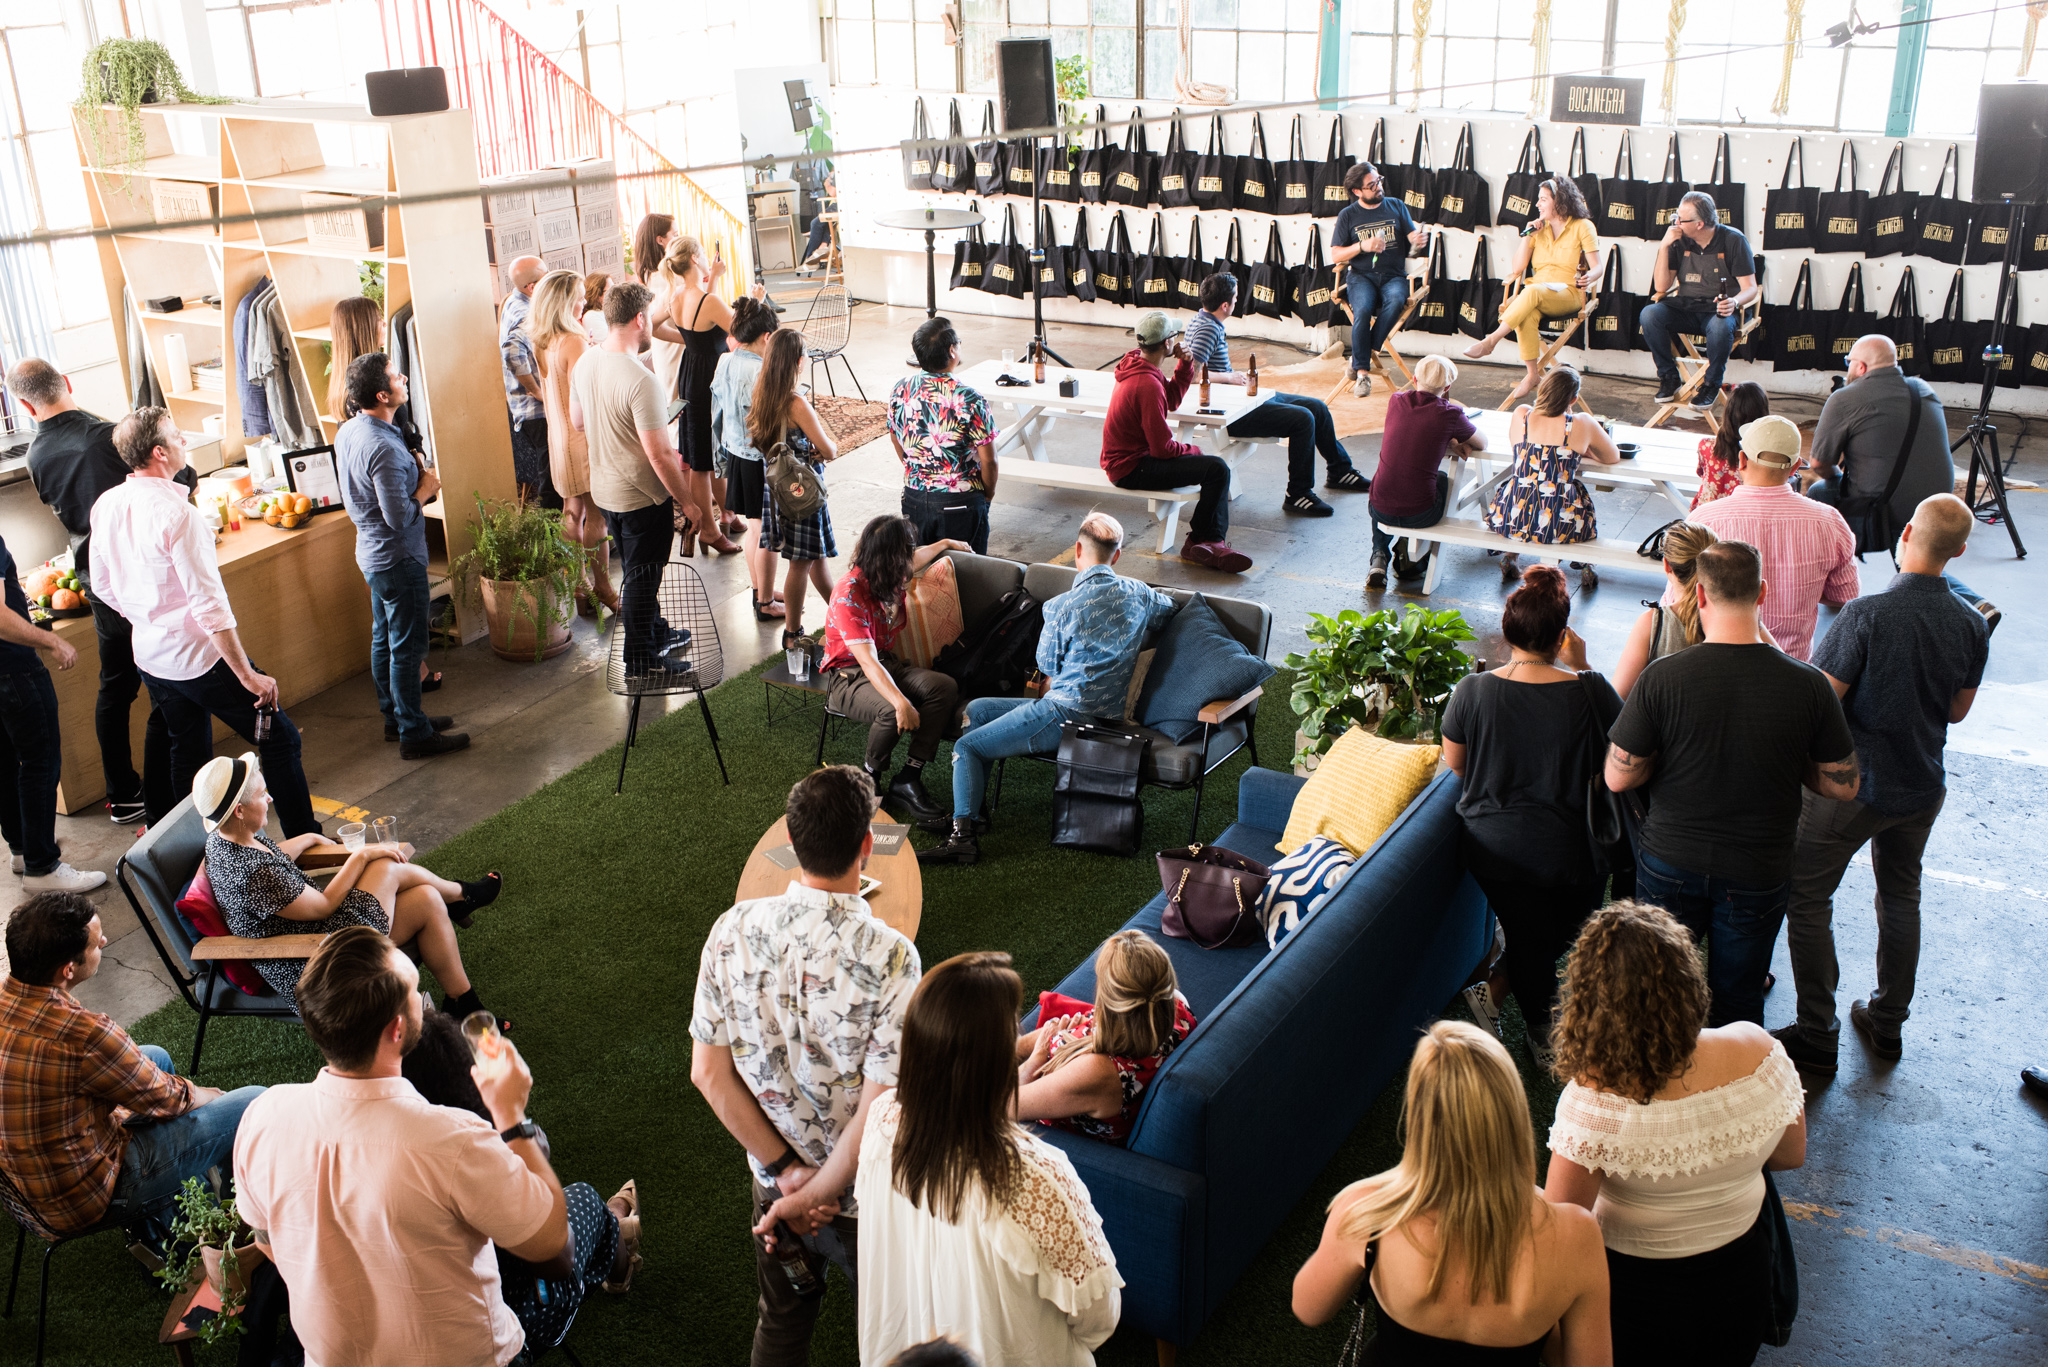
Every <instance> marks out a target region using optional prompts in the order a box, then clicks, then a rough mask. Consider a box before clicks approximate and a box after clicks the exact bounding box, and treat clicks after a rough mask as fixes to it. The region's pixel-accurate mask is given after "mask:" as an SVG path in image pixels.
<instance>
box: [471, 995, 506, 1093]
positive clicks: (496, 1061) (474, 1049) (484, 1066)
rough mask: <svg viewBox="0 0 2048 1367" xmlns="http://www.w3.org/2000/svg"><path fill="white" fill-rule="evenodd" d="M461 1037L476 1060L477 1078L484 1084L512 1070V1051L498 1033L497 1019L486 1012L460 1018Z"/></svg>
mask: <svg viewBox="0 0 2048 1367" xmlns="http://www.w3.org/2000/svg"><path fill="white" fill-rule="evenodd" d="M462 1037H463V1038H464V1039H465V1040H468V1041H469V1052H470V1054H471V1056H472V1057H473V1058H474V1059H475V1060H476V1071H477V1076H478V1077H479V1078H480V1079H482V1080H483V1081H485V1082H490V1081H492V1080H494V1079H496V1078H501V1077H503V1076H505V1074H506V1073H508V1072H510V1071H511V1070H512V1051H511V1050H510V1049H509V1048H507V1047H506V1044H505V1038H504V1036H502V1035H500V1034H499V1033H498V1018H497V1017H496V1016H493V1015H492V1014H491V1013H490V1012H488V1011H472V1012H470V1013H469V1014H468V1015H466V1016H464V1017H463V1018H462Z"/></svg>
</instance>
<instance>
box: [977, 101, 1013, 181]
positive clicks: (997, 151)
mask: <svg viewBox="0 0 2048 1367" xmlns="http://www.w3.org/2000/svg"><path fill="white" fill-rule="evenodd" d="M973 152H974V193H976V194H978V195H1000V194H1004V193H1007V192H1008V190H1009V188H1010V181H1009V176H1010V149H1009V147H1008V146H1007V145H1006V144H1005V143H1004V142H1003V140H1002V139H1001V138H999V137H997V136H996V102H995V101H994V100H989V101H988V102H987V103H985V104H983V105H982V107H981V136H980V137H979V138H978V139H976V140H975V143H974V148H973Z"/></svg>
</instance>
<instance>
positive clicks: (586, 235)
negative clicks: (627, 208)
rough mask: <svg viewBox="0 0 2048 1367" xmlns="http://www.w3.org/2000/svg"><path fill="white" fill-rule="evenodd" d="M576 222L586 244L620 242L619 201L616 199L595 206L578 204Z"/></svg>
mask: <svg viewBox="0 0 2048 1367" xmlns="http://www.w3.org/2000/svg"><path fill="white" fill-rule="evenodd" d="M576 221H577V224H578V226H579V227H580V228H581V230H582V239H583V241H584V243H585V244H588V243H592V242H603V241H605V240H606V239H610V240H611V241H614V242H616V241H618V240H619V201H618V199H617V198H616V197H614V198H611V199H605V200H600V201H598V202H596V203H594V204H578V205H577V206H576Z"/></svg>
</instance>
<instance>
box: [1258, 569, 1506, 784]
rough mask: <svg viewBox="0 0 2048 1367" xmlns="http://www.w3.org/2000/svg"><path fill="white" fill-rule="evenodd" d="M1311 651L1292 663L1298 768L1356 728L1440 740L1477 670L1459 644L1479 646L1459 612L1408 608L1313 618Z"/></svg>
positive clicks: (1296, 655)
mask: <svg viewBox="0 0 2048 1367" xmlns="http://www.w3.org/2000/svg"><path fill="white" fill-rule="evenodd" d="M1308 639H1309V644H1310V649H1309V650H1308V651H1307V652H1306V653H1301V652H1296V653H1293V654H1290V655H1289V656H1288V657H1287V659H1286V665H1287V668H1289V669H1291V670H1294V671H1295V679H1294V693H1293V695H1292V697H1291V698H1290V700H1289V701H1290V703H1291V705H1292V706H1293V708H1294V715H1295V716H1296V717H1298V718H1300V721H1299V723H1298V726H1299V729H1300V731H1301V735H1302V744H1301V749H1300V750H1299V751H1298V752H1297V753H1296V755H1295V757H1294V758H1295V762H1296V763H1297V764H1299V763H1301V762H1303V761H1304V760H1306V759H1308V758H1309V757H1311V756H1315V755H1320V754H1322V753H1323V752H1324V751H1326V750H1328V749H1329V748H1330V746H1331V745H1332V744H1334V743H1335V742H1336V739H1337V737H1339V736H1341V735H1343V734H1344V733H1345V732H1346V731H1348V730H1349V729H1350V728H1352V727H1354V726H1363V727H1366V728H1368V729H1370V730H1371V731H1372V732H1373V733H1374V734H1375V735H1380V736H1385V737H1387V738H1389V739H1391V740H1435V739H1436V738H1437V733H1438V730H1439V728H1440V727H1441V726H1442V723H1443V715H1444V705H1445V704H1446V703H1448V702H1449V701H1450V697H1451V689H1452V688H1453V687H1454V686H1456V684H1457V682H1458V680H1460V679H1462V678H1464V677H1465V675H1467V674H1468V673H1470V672H1471V670H1472V657H1471V656H1469V655H1467V654H1466V653H1465V652H1464V651H1462V650H1460V649H1458V642H1460V641H1470V640H1473V639H1475V637H1474V636H1473V634H1472V628H1471V627H1469V626H1467V625H1466V624H1465V618H1464V617H1463V615H1462V614H1460V613H1459V612H1458V611H1457V610H1456V609H1452V608H1446V609H1444V610H1443V611H1441V612H1439V611H1434V610H1432V609H1429V608H1423V607H1417V606H1416V605H1414V604H1413V603H1411V604H1409V605H1408V607H1407V610H1406V611H1405V612H1403V613H1402V614H1401V616H1400V617H1399V618H1396V617H1395V616H1394V613H1393V611H1392V610H1391V609H1384V608H1383V609H1381V610H1380V611H1378V612H1370V613H1368V612H1360V611H1358V610H1357V609H1355V608H1347V609H1346V610H1345V611H1343V612H1340V613H1338V614H1337V615H1336V616H1335V617H1326V616H1324V615H1323V614H1322V613H1320V612H1312V613H1310V614H1309V627H1308Z"/></svg>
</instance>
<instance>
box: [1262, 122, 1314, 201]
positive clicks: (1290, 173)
mask: <svg viewBox="0 0 2048 1367" xmlns="http://www.w3.org/2000/svg"><path fill="white" fill-rule="evenodd" d="M1315 174H1316V163H1314V162H1312V161H1310V160H1309V159H1308V158H1307V157H1305V156H1303V155H1302V154H1301V115H1299V114H1296V115H1295V116H1294V127H1293V129H1292V130H1291V131H1290V132H1289V133H1288V135H1287V160H1285V161H1282V162H1275V163H1274V165H1273V192H1274V193H1273V209H1272V212H1274V213H1276V214H1305V213H1307V212H1309V207H1310V203H1311V199H1310V191H1309V186H1310V184H1311V182H1313V181H1314V179H1315Z"/></svg>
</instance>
